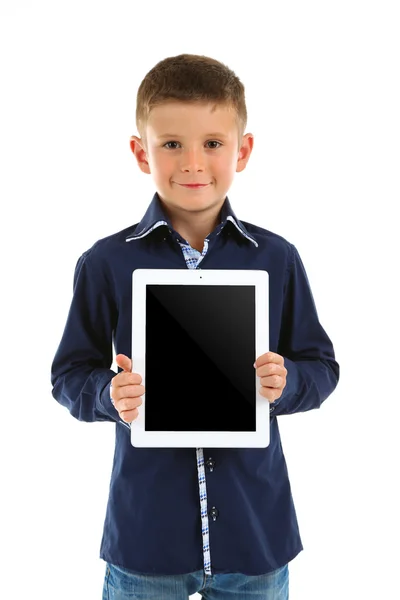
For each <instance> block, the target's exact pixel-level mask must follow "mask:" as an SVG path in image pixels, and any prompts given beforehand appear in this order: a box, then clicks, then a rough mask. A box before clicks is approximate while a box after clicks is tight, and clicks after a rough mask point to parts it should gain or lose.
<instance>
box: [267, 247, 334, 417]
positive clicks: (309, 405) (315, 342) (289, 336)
mask: <svg viewBox="0 0 400 600" xmlns="http://www.w3.org/2000/svg"><path fill="white" fill-rule="evenodd" d="M277 353H278V354H280V355H282V356H283V357H284V359H285V368H286V369H287V371H288V373H287V377H286V386H285V388H284V390H283V392H282V395H281V396H280V398H278V400H276V401H275V402H274V403H273V404H272V405H271V413H272V414H274V415H276V416H278V415H283V414H291V413H295V412H304V411H307V410H311V409H313V408H319V407H320V406H321V404H322V402H323V401H324V400H325V399H326V398H327V397H328V396H329V395H330V394H331V393H332V392H333V390H334V389H335V388H336V386H337V383H338V381H339V365H338V363H337V362H336V360H335V353H334V349H333V345H332V342H331V340H330V339H329V337H328V335H327V334H326V332H325V330H324V329H323V327H322V325H321V324H320V322H319V319H318V314H317V309H316V306H315V303H314V298H313V295H312V292H311V288H310V284H309V282H308V278H307V274H306V271H305V269H304V265H303V263H302V261H301V258H300V256H299V253H298V251H297V250H296V248H295V247H294V246H293V245H292V244H291V252H290V258H289V262H288V269H287V273H286V286H285V294H284V304H283V312H282V322H281V331H280V336H279V344H278V349H277Z"/></svg>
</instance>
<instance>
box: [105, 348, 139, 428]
mask: <svg viewBox="0 0 400 600" xmlns="http://www.w3.org/2000/svg"><path fill="white" fill-rule="evenodd" d="M115 360H116V362H117V365H118V366H119V367H121V369H123V371H121V373H118V375H116V376H115V377H113V378H112V379H111V388H110V396H111V399H112V403H113V404H114V406H115V408H116V409H117V411H118V414H119V416H120V417H121V419H122V420H123V421H125V422H126V423H132V421H134V420H135V419H136V418H137V416H138V414H139V413H138V409H137V407H138V406H140V405H141V404H142V402H143V401H142V399H141V397H140V396H142V395H143V394H144V392H145V389H144V386H143V385H140V384H141V383H142V378H141V376H140V375H139V373H132V372H131V370H132V361H131V359H130V358H128V357H127V356H125V354H117V356H116V358H115Z"/></svg>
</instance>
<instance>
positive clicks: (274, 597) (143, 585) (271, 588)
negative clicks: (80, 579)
mask: <svg viewBox="0 0 400 600" xmlns="http://www.w3.org/2000/svg"><path fill="white" fill-rule="evenodd" d="M196 592H197V593H199V594H200V595H201V597H202V598H203V600H226V599H227V598H229V600H288V598H289V568H288V565H285V566H284V567H281V568H280V569H277V570H276V571H271V572H270V573H266V574H265V575H251V576H250V575H242V574H240V573H222V574H216V575H205V573H204V571H195V572H193V573H188V574H186V575H142V574H139V573H134V572H133V571H129V570H128V569H124V568H122V567H117V566H116V565H111V564H110V563H107V566H106V575H105V579H104V588H103V600H188V598H189V596H191V595H192V594H195V593H196Z"/></svg>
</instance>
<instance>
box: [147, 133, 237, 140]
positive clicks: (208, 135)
mask: <svg viewBox="0 0 400 600" xmlns="http://www.w3.org/2000/svg"><path fill="white" fill-rule="evenodd" d="M157 137H158V139H160V140H163V139H164V138H178V137H180V136H179V135H178V134H177V133H164V134H163V135H158V136H157ZM204 137H219V138H226V137H228V136H227V135H226V133H218V132H216V133H206V134H205V135H204Z"/></svg>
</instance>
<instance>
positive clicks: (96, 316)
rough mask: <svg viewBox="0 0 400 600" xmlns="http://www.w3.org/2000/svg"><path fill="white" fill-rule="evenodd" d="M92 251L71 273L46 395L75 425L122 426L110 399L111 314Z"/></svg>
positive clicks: (107, 293) (111, 302)
mask: <svg viewBox="0 0 400 600" xmlns="http://www.w3.org/2000/svg"><path fill="white" fill-rule="evenodd" d="M92 250H93V248H92V249H91V250H88V251H87V252H85V253H84V254H82V256H81V257H80V258H79V260H78V262H77V265H76V268H75V274H74V285H73V297H72V302H71V306H70V309H69V314H68V318H67V322H66V325H65V328H64V332H63V335H62V338H61V342H60V344H59V347H58V349H57V352H56V354H55V357H54V360H53V363H52V366H51V383H52V386H53V389H52V395H53V397H54V398H55V399H56V400H57V401H58V402H59V403H60V404H61V405H63V406H65V407H66V408H67V409H68V410H69V412H70V413H71V415H72V416H73V417H75V418H76V419H78V420H79V421H87V422H90V421H117V422H121V423H124V422H123V421H122V420H121V419H120V418H119V414H118V411H117V410H116V409H115V408H114V406H113V404H112V402H111V398H110V383H111V379H112V378H113V377H114V376H115V375H116V373H115V372H114V371H112V370H111V369H110V367H111V365H112V359H113V357H112V339H113V331H114V329H115V324H116V319H117V310H116V306H115V303H114V300H113V298H112V295H111V286H110V285H109V282H108V281H107V278H106V275H105V273H104V272H103V269H102V268H101V265H98V264H96V261H94V260H92V257H91V252H92Z"/></svg>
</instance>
